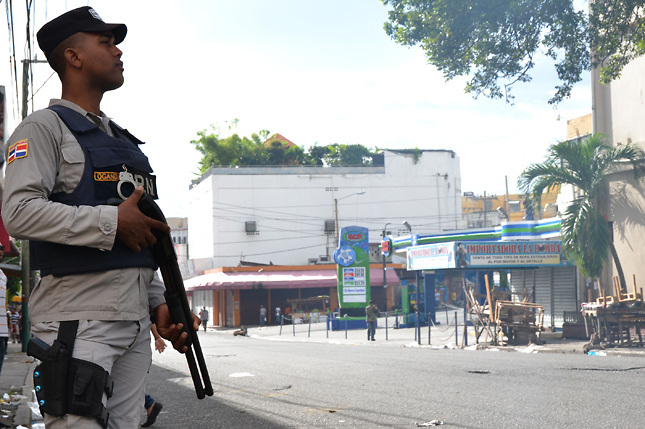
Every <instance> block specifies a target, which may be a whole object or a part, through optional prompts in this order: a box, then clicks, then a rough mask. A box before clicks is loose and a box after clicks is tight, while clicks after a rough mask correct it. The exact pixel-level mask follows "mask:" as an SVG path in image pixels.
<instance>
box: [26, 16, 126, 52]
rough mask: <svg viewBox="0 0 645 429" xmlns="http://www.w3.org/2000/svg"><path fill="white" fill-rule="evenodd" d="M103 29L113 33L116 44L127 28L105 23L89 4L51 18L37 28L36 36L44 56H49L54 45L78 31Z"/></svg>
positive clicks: (91, 31) (122, 25)
mask: <svg viewBox="0 0 645 429" xmlns="http://www.w3.org/2000/svg"><path fill="white" fill-rule="evenodd" d="M104 31H109V32H111V33H112V34H113V35H114V44H115V45H117V44H119V43H121V42H122V41H123V39H125V35H126V33H127V32H128V28H127V27H126V26H125V24H107V23H105V22H103V20H102V19H101V17H100V16H99V14H98V13H96V11H95V10H94V9H92V8H91V7H90V6H83V7H79V8H77V9H72V10H70V11H69V12H65V13H64V14H62V15H61V16H59V17H57V18H54V19H52V20H51V21H49V22H48V23H47V24H45V25H43V26H42V28H41V29H40V30H38V33H37V34H36V37H37V38H38V46H40V49H42V50H43V52H44V53H45V56H49V54H50V53H51V52H52V51H53V50H54V48H55V47H56V46H58V45H59V44H60V43H61V42H62V41H63V40H65V39H67V38H68V37H69V36H71V35H73V34H76V33H79V32H86V33H102V32H104Z"/></svg>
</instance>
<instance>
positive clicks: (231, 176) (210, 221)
mask: <svg viewBox="0 0 645 429" xmlns="http://www.w3.org/2000/svg"><path fill="white" fill-rule="evenodd" d="M384 152H385V153H384V162H383V165H373V166H368V167H309V166H306V167H305V166H278V167H247V168H242V167H240V168H214V169H211V170H210V171H209V172H207V173H206V174H204V175H203V176H202V177H201V178H200V179H199V180H197V181H196V182H195V183H193V185H192V186H191V188H190V191H189V192H190V202H191V203H190V204H191V207H190V211H189V216H188V222H189V224H190V231H189V234H188V245H189V248H190V254H191V261H192V263H193V264H194V272H195V274H199V273H201V272H203V271H204V270H208V269H213V268H217V267H227V266H238V265H249V264H250V265H254V264H259V265H271V264H273V265H310V264H317V263H328V262H331V261H332V254H333V252H334V250H335V248H336V247H337V243H338V237H337V233H336V231H337V230H339V229H340V228H341V227H343V226H347V225H361V226H364V227H366V228H368V229H369V241H370V243H380V240H381V236H382V234H383V229H384V228H385V227H386V225H387V228H386V229H387V231H388V233H389V234H393V235H398V234H399V233H401V234H402V233H407V231H408V230H407V227H406V226H404V225H403V222H404V221H406V222H407V223H408V225H410V227H411V228H412V229H413V232H415V233H417V232H418V233H421V232H423V233H433V232H440V231H443V230H451V229H458V228H459V227H460V223H461V175H460V169H459V157H457V155H456V154H455V153H454V152H453V151H450V150H386V151H384Z"/></svg>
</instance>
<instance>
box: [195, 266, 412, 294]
mask: <svg viewBox="0 0 645 429" xmlns="http://www.w3.org/2000/svg"><path fill="white" fill-rule="evenodd" d="M386 273H387V284H388V285H391V286H398V285H400V281H399V277H398V276H397V275H396V272H395V271H394V270H390V269H388V270H387V271H386ZM370 280H371V284H372V286H383V271H382V269H374V268H372V269H370ZM184 286H185V288H186V290H188V291H191V290H213V289H304V288H321V287H336V270H306V271H299V270H291V271H267V272H263V270H262V269H261V268H260V269H258V271H257V272H249V271H244V272H237V273H236V272H214V273H208V274H204V275H202V276H197V277H193V278H191V279H188V280H184Z"/></svg>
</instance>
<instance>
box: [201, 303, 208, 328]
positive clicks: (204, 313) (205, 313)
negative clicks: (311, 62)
mask: <svg viewBox="0 0 645 429" xmlns="http://www.w3.org/2000/svg"><path fill="white" fill-rule="evenodd" d="M199 318H200V319H201V321H202V326H203V327H204V332H206V325H208V310H206V307H202V309H201V311H200V312H199Z"/></svg>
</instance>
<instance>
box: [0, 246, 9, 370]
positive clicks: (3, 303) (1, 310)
mask: <svg viewBox="0 0 645 429" xmlns="http://www.w3.org/2000/svg"><path fill="white" fill-rule="evenodd" d="M1 255H2V250H0V259H1V258H2V256H1ZM6 312H7V276H6V275H5V274H4V272H3V271H2V270H0V373H2V364H3V363H4V356H5V354H7V343H8V342H9V325H8V320H9V319H8V318H3V317H2V316H1V315H2V314H5V313H6Z"/></svg>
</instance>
